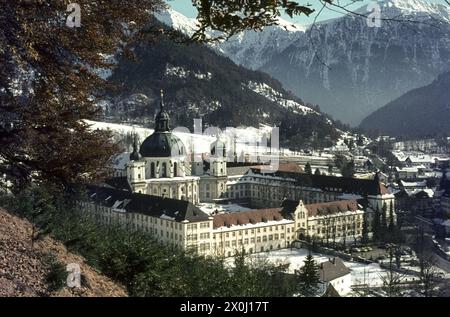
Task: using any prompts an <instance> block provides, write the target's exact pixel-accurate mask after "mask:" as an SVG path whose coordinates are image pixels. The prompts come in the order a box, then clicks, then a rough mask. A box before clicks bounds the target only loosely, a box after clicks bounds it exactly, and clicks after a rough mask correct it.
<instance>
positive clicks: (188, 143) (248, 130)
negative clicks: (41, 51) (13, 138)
mask: <svg viewBox="0 0 450 317" xmlns="http://www.w3.org/2000/svg"><path fill="white" fill-rule="evenodd" d="M86 122H87V123H88V124H90V125H91V128H92V129H100V130H108V129H109V130H111V131H113V132H114V133H117V134H119V135H126V134H134V133H135V134H136V135H137V136H138V139H139V142H143V141H144V140H145V139H146V138H147V137H148V136H149V135H151V134H152V133H153V129H147V128H142V127H140V126H136V125H126V124H118V123H107V122H99V121H89V120H86ZM271 129H272V127H269V126H263V127H261V128H259V129H258V128H253V127H238V128H232V127H229V128H226V129H223V130H221V131H219V132H220V138H221V140H222V141H224V142H225V143H226V146H227V148H228V149H231V148H232V147H233V143H234V139H235V138H236V149H237V150H236V152H237V153H238V155H239V154H240V153H242V152H244V153H248V154H250V155H256V154H265V153H268V152H271V153H272V154H276V153H279V149H278V148H277V146H276V143H275V140H272V146H273V148H272V149H270V147H267V146H266V145H267V143H265V144H264V141H263V137H268V136H269V135H270V133H271ZM173 132H174V134H175V135H176V136H178V137H179V138H180V139H181V141H182V142H183V144H184V146H185V147H186V150H187V151H188V152H191V149H192V147H193V146H194V147H195V152H196V153H209V151H210V146H211V143H213V142H214V141H215V140H216V139H217V138H216V136H210V135H207V134H206V133H205V132H204V131H202V132H203V133H204V134H195V133H187V131H186V132H180V131H177V130H176V129H175V130H174V131H173ZM214 134H216V133H214ZM283 152H284V154H288V153H289V152H290V151H287V150H284V151H283Z"/></svg>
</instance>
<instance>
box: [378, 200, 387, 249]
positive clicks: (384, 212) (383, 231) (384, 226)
mask: <svg viewBox="0 0 450 317" xmlns="http://www.w3.org/2000/svg"><path fill="white" fill-rule="evenodd" d="M380 228H381V230H380V233H381V235H380V238H381V241H383V242H385V241H386V238H387V237H388V224H387V205H386V203H383V208H382V211H381V226H380Z"/></svg>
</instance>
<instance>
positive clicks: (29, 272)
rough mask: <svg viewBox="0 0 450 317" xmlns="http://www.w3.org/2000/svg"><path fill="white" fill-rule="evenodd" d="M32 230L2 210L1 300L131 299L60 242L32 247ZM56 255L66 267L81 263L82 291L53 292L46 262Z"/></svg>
mask: <svg viewBox="0 0 450 317" xmlns="http://www.w3.org/2000/svg"><path fill="white" fill-rule="evenodd" d="M31 230H32V226H31V224H30V223H29V222H28V221H26V220H23V219H20V218H18V217H16V216H13V215H11V214H9V213H7V212H6V211H5V210H2V209H0V297H5V296H6V297H18V296H19V297H22V296H27V297H28V296H64V297H66V296H70V297H72V296H83V297H84V296H96V297H98V296H108V297H109V296H127V293H126V291H125V289H124V288H123V287H121V286H119V285H117V284H115V283H114V282H112V281H111V280H110V279H109V278H107V277H105V276H103V275H101V274H99V273H98V272H96V270H94V269H93V268H92V267H90V266H89V265H87V264H86V263H85V260H84V259H83V258H82V257H81V256H78V255H75V254H72V253H70V252H68V251H67V250H66V248H65V247H64V246H63V245H62V244H61V243H59V242H57V241H55V240H53V239H51V238H49V237H44V238H43V239H40V240H38V241H36V242H35V243H34V246H33V247H31V243H30V234H31ZM48 254H53V255H54V256H55V257H56V259H57V261H58V262H60V263H62V264H64V265H66V264H69V263H77V264H79V265H80V267H81V274H82V277H83V278H84V282H83V283H82V287H81V288H77V289H69V288H67V287H64V288H62V289H61V290H58V291H51V290H49V285H48V283H47V281H46V276H47V274H48V273H49V266H48V264H47V263H46V262H45V261H44V259H45V258H46V256H47V255H48Z"/></svg>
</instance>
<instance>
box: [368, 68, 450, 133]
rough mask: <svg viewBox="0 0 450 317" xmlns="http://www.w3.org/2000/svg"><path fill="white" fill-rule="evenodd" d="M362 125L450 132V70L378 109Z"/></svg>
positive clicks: (403, 130)
mask: <svg viewBox="0 0 450 317" xmlns="http://www.w3.org/2000/svg"><path fill="white" fill-rule="evenodd" d="M360 127H361V128H363V129H365V130H372V131H375V130H379V131H380V132H382V133H387V134H389V135H393V136H407V137H425V136H436V135H437V136H440V135H446V136H448V135H450V72H447V73H443V74H441V75H439V76H438V78H437V79H435V80H434V81H433V82H432V83H431V84H429V85H427V86H424V87H420V88H417V89H414V90H411V91H409V92H407V93H406V94H404V95H403V96H401V97H399V98H398V99H395V100H393V101H392V102H390V103H388V104H387V105H385V106H384V107H382V108H380V109H378V110H377V111H375V112H374V113H372V114H371V115H369V116H368V117H367V118H365V119H364V120H363V121H362V123H361V125H360Z"/></svg>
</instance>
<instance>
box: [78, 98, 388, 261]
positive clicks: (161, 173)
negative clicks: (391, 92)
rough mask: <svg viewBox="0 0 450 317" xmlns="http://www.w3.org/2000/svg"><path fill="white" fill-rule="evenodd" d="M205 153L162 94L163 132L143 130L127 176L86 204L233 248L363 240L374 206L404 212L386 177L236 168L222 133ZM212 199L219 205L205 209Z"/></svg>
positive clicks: (209, 249)
mask: <svg viewBox="0 0 450 317" xmlns="http://www.w3.org/2000/svg"><path fill="white" fill-rule="evenodd" d="M200 156H201V157H200V158H198V157H197V159H196V158H195V154H192V153H187V152H186V148H185V145H184V144H183V142H182V141H181V139H180V138H178V137H177V136H176V135H175V134H174V133H172V132H171V130H170V126H169V115H168V113H167V111H166V110H165V108H164V101H163V95H162V94H161V100H160V109H159V112H158V114H157V115H156V118H155V130H154V133H153V134H151V135H150V136H148V137H147V138H146V139H145V140H144V141H143V142H142V144H140V146H139V145H138V143H137V140H136V139H135V140H134V145H133V151H132V153H131V154H130V155H129V162H128V163H126V165H125V166H126V177H124V178H123V180H124V182H123V183H125V184H126V185H125V186H119V187H118V186H115V185H112V186H110V185H106V186H88V188H87V193H86V196H85V197H83V198H81V199H80V200H79V202H78V203H79V206H80V210H82V211H86V212H87V213H88V214H89V215H90V216H92V217H94V218H95V219H96V220H97V221H100V222H102V223H105V224H110V223H112V222H119V223H121V224H122V225H124V226H126V227H127V228H129V229H130V230H142V231H145V232H148V233H150V234H152V235H153V236H155V238H156V239H158V240H159V241H161V242H163V243H166V244H169V245H172V246H175V247H178V248H181V249H194V250H196V251H198V252H200V253H202V254H206V255H224V256H231V255H233V254H234V253H235V251H237V250H242V249H244V250H245V251H246V252H248V253H255V252H263V251H268V250H273V249H281V248H287V247H289V246H291V245H292V243H293V242H294V241H296V240H298V239H302V238H304V237H315V238H317V239H320V240H323V241H325V240H326V241H329V240H332V241H336V240H338V241H343V242H344V243H345V242H346V241H350V240H352V241H354V240H358V239H360V237H361V235H362V231H363V223H364V221H367V222H368V223H370V222H371V221H372V217H373V214H374V211H375V210H378V211H382V210H384V211H385V212H386V216H387V217H389V215H394V217H395V212H390V211H391V209H392V208H394V206H395V201H394V200H395V197H394V196H393V195H392V194H390V193H389V192H388V190H387V188H386V187H385V185H384V184H383V183H381V181H380V179H379V178H378V177H375V179H353V178H344V177H335V176H324V175H310V174H306V173H304V172H303V170H302V169H301V168H300V167H299V166H298V165H295V164H283V163H280V165H279V167H278V168H277V169H276V170H274V171H271V170H270V168H268V167H267V166H265V167H264V168H263V166H261V165H254V166H241V167H238V168H236V167H232V168H231V167H229V166H228V165H227V149H226V146H225V142H223V140H221V139H220V138H219V137H217V139H216V140H215V141H214V142H212V144H211V145H210V148H209V151H208V153H202V154H201V155H200ZM204 156H206V157H207V158H208V159H207V160H205V159H204ZM204 203H207V204H209V205H211V206H217V209H216V208H215V207H213V210H212V211H211V210H210V211H208V210H205V209H204V208H203V206H202V205H204ZM219 206H231V207H229V209H228V210H227V211H220V210H219V209H220V208H219ZM244 206H245V208H244ZM233 208H234V209H233ZM392 210H393V209H392Z"/></svg>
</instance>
